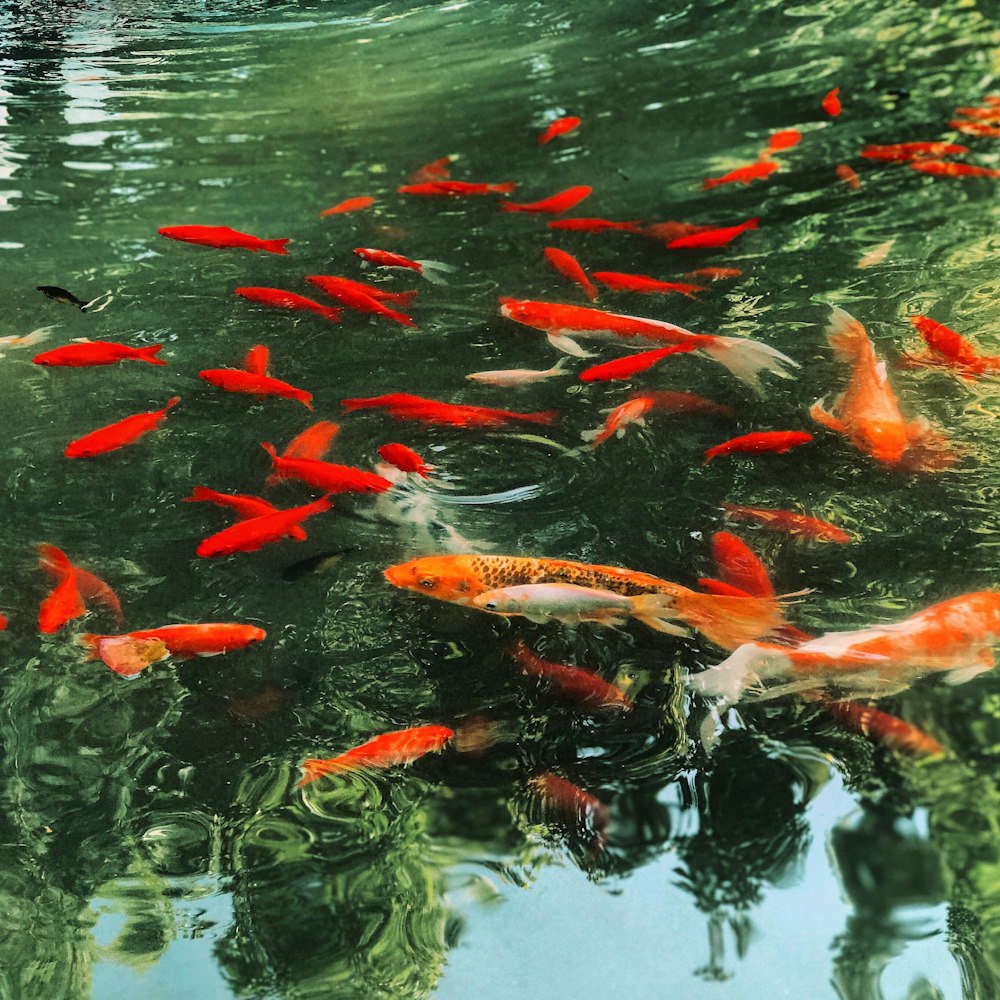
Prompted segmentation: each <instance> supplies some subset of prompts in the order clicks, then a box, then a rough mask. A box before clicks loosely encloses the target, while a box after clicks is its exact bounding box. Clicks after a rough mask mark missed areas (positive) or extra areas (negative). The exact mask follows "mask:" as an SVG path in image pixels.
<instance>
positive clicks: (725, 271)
mask: <svg viewBox="0 0 1000 1000" xmlns="http://www.w3.org/2000/svg"><path fill="white" fill-rule="evenodd" d="M742 273H743V269H742V268H739V267H698V268H695V270H693V271H685V272H684V277H685V278H707V279H708V280H709V281H721V280H722V279H723V278H738V277H739V276H740V275H741V274H742Z"/></svg>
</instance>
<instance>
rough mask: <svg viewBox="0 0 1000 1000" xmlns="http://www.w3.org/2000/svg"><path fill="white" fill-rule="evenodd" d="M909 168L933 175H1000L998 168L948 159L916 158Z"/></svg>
mask: <svg viewBox="0 0 1000 1000" xmlns="http://www.w3.org/2000/svg"><path fill="white" fill-rule="evenodd" d="M910 169H911V170H919V171H920V172H921V173H922V174H933V175H934V176H935V177H1000V170H994V169H993V168H992V167H978V166H976V165H975V164H972V163H951V162H949V161H948V160H917V161H915V162H913V163H911V164H910Z"/></svg>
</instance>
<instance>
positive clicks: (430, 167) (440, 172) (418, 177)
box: [406, 156, 452, 184]
mask: <svg viewBox="0 0 1000 1000" xmlns="http://www.w3.org/2000/svg"><path fill="white" fill-rule="evenodd" d="M451 160H452V158H451V157H450V156H442V157H440V159H437V160H431V162H430V163H425V164H424V165H423V166H422V167H417V169H416V170H414V171H413V173H412V174H410V176H409V177H407V178H406V179H407V181H408V183H410V184H423V183H424V182H425V181H440V180H447V179H448V178H449V177H450V176H451Z"/></svg>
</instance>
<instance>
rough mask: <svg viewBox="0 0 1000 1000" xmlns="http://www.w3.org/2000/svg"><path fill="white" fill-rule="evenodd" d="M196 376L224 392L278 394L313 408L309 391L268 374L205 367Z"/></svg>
mask: <svg viewBox="0 0 1000 1000" xmlns="http://www.w3.org/2000/svg"><path fill="white" fill-rule="evenodd" d="M198 378H200V379H203V380H204V381H206V382H207V383H208V384H209V385H214V386H215V387H216V388H218V389H225V390H226V392H240V393H243V394H245V395H249V396H280V397H281V398H282V399H294V400H295V401H296V402H297V403H301V404H302V405H303V406H304V407H305V408H306V409H307V410H311V409H312V408H313V405H312V393H311V392H306V390H305V389H298V388H296V387H295V386H294V385H291V384H290V383H288V382H282V381H281V379H278V378H271V377H270V376H269V375H255V374H254V373H253V372H248V371H244V370H242V369H240V368H206V369H204V370H203V371H200V372H198Z"/></svg>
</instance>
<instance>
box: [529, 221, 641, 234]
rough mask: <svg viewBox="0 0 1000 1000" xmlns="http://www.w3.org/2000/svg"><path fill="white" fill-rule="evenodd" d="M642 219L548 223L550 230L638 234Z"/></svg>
mask: <svg viewBox="0 0 1000 1000" xmlns="http://www.w3.org/2000/svg"><path fill="white" fill-rule="evenodd" d="M641 223H642V220H641V219H632V220H630V221H628V222H613V221H612V220H611V219H553V220H552V221H551V222H546V223H545V225H546V226H548V227H549V229H571V230H573V231H575V232H581V233H603V232H605V231H606V230H609V229H619V230H622V231H623V232H626V233H638V232H640V231H641V230H640V229H639V226H640V225H641Z"/></svg>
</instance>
